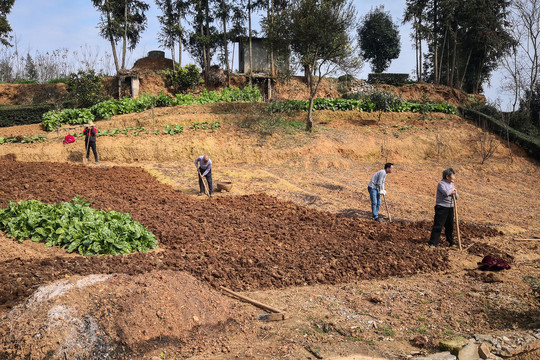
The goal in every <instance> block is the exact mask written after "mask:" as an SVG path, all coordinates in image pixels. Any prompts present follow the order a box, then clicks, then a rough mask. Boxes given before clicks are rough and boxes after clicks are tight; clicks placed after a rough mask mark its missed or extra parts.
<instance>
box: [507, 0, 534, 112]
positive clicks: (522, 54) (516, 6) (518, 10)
mask: <svg viewBox="0 0 540 360" xmlns="http://www.w3.org/2000/svg"><path fill="white" fill-rule="evenodd" d="M511 22H512V24H513V28H512V29H511V34H512V37H513V38H514V40H515V41H516V43H515V46H514V47H513V48H512V51H511V52H510V53H509V54H508V55H507V56H506V57H505V58H504V60H503V67H504V69H505V70H506V72H507V81H506V83H505V84H504V87H503V89H506V90H507V91H510V92H512V94H513V97H514V99H513V104H512V105H513V110H514V111H515V110H516V106H517V105H518V103H519V101H520V100H521V99H523V94H524V92H528V93H533V91H534V88H535V86H536V84H537V83H538V81H539V80H538V76H539V74H540V0H514V1H513V2H512V6H511ZM530 98H531V97H529V100H528V101H527V103H526V105H527V109H526V110H527V111H528V112H530Z"/></svg>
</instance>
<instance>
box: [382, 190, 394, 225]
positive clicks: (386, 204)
mask: <svg viewBox="0 0 540 360" xmlns="http://www.w3.org/2000/svg"><path fill="white" fill-rule="evenodd" d="M382 198H383V200H384V205H385V206H386V213H387V214H388V221H390V222H392V216H390V211H389V210H388V203H387V202H386V196H384V195H383V196H382Z"/></svg>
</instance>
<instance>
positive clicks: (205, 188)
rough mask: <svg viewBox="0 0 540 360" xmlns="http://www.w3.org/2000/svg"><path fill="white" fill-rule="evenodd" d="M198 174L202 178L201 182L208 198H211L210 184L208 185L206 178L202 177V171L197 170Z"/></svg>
mask: <svg viewBox="0 0 540 360" xmlns="http://www.w3.org/2000/svg"><path fill="white" fill-rule="evenodd" d="M197 172H198V173H199V176H200V177H201V181H202V183H203V186H204V194H205V195H206V196H208V197H210V190H208V184H207V183H206V179H205V178H204V176H202V174H201V170H199V169H197Z"/></svg>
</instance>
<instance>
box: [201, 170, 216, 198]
mask: <svg viewBox="0 0 540 360" xmlns="http://www.w3.org/2000/svg"><path fill="white" fill-rule="evenodd" d="M199 170H200V171H201V175H202V174H203V173H204V172H205V171H206V170H203V169H199ZM197 177H198V178H199V189H200V190H201V192H202V193H204V184H203V180H202V177H201V176H199V175H198V174H197ZM204 177H205V178H206V182H208V191H210V194H213V193H214V188H213V187H212V170H210V171H209V172H208V174H206V175H205V176H204Z"/></svg>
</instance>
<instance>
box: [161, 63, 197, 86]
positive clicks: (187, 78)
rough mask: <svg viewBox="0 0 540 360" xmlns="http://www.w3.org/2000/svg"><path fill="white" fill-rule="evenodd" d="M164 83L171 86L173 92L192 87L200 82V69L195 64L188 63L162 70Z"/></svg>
mask: <svg viewBox="0 0 540 360" xmlns="http://www.w3.org/2000/svg"><path fill="white" fill-rule="evenodd" d="M163 76H164V77H165V84H166V85H167V86H172V87H173V89H174V91H175V92H184V91H186V90H189V89H193V88H194V87H196V86H197V85H199V84H200V83H201V71H200V70H199V68H198V67H197V66H196V65H193V64H188V65H186V66H184V67H180V66H179V67H177V68H176V70H164V71H163Z"/></svg>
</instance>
